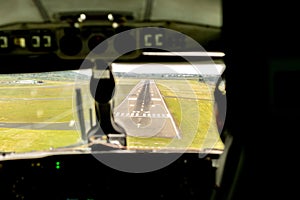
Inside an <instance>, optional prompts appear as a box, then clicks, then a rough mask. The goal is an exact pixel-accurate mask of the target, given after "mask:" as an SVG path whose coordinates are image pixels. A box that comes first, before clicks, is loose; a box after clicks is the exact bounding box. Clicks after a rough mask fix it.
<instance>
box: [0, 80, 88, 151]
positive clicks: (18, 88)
mask: <svg viewBox="0 0 300 200" xmlns="http://www.w3.org/2000/svg"><path fill="white" fill-rule="evenodd" d="M86 86H87V85H84V86H83V87H86ZM74 89H75V85H74V83H73V82H67V81H49V80H47V81H45V83H44V84H41V85H26V84H24V85H22V84H18V85H1V87H0V113H1V114H0V124H5V123H24V124H26V123H57V122H62V123H70V122H71V121H78V120H77V118H76V113H74V110H73V104H74V102H73V101H74ZM85 91H86V90H85ZM79 141H80V133H79V131H78V130H76V127H74V128H73V129H72V128H70V130H42V129H41V130H31V129H22V128H5V126H4V127H0V152H1V151H2V152H28V151H39V150H49V149H50V148H56V147H63V146H67V145H72V144H75V143H77V142H79Z"/></svg>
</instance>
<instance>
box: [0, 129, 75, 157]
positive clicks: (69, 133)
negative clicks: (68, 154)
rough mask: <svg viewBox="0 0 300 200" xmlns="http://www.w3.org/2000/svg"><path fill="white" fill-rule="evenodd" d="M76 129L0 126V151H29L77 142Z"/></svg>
mask: <svg viewBox="0 0 300 200" xmlns="http://www.w3.org/2000/svg"><path fill="white" fill-rule="evenodd" d="M79 136H80V135H79V133H78V132H77V131H76V130H55V131H53V130H25V129H15V128H9V129H8V128H0V151H3V152H4V151H6V152H30V151H42V150H49V149H50V148H57V147H64V146H68V145H72V144H75V143H77V142H79V138H80V137H79Z"/></svg>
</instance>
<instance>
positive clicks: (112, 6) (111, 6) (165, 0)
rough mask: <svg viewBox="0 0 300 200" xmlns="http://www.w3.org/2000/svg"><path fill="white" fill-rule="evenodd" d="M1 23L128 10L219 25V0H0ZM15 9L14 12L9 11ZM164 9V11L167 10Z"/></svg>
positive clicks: (151, 17)
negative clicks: (183, 0) (75, 13)
mask: <svg viewBox="0 0 300 200" xmlns="http://www.w3.org/2000/svg"><path fill="white" fill-rule="evenodd" d="M0 2H1V7H0V13H1V15H2V16H5V17H1V19H0V25H5V24H9V23H19V22H44V21H48V20H49V21H56V20H57V18H56V15H57V13H66V12H105V13H107V12H112V13H118V12H122V13H124V12H125V13H130V14H131V15H132V18H133V20H134V21H137V22H141V21H180V22H185V23H192V24H201V25H208V26H214V27H221V26H222V17H221V16H222V13H221V1H220V0H204V1H197V0H187V1H185V2H184V4H182V3H181V2H182V1H180V0H128V1H120V0H111V1H105V0H98V1H94V0H85V1H82V0H72V1H61V0H34V1H31V0H13V1H5V0H1V1H0ZM12 10H14V12H11V11H12ZM166 10H167V12H166Z"/></svg>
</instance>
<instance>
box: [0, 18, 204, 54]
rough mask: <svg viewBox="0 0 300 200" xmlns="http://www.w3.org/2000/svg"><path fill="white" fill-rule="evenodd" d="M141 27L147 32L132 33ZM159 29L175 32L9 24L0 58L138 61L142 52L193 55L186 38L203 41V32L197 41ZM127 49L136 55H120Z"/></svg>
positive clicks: (94, 24)
mask: <svg viewBox="0 0 300 200" xmlns="http://www.w3.org/2000/svg"><path fill="white" fill-rule="evenodd" d="M143 27H144V28H146V27H147V28H148V29H139V30H138V29H136V28H143ZM155 27H156V28H155ZM162 28H170V29H173V30H175V31H176V27H170V25H168V26H167V25H166V23H165V22H156V23H146V22H143V23H133V22H130V23H126V25H124V24H122V23H117V22H103V21H91V22H90V21H89V22H85V23H79V22H73V21H70V22H49V23H18V24H10V25H6V26H2V27H0V56H6V55H13V56H15V55H16V56H19V55H25V56H30V55H45V54H46V55H47V54H54V55H56V56H57V57H59V58H61V59H66V60H70V59H85V58H86V56H87V55H88V54H90V52H91V51H93V52H92V53H93V54H95V56H98V57H99V58H101V56H104V57H109V55H114V54H121V55H122V56H120V59H121V60H122V59H124V60H128V59H135V58H138V57H139V56H140V55H141V52H142V51H144V50H145V49H147V50H149V49H151V51H160V49H164V48H165V47H168V49H169V50H171V51H180V52H181V51H194V50H195V49H197V47H196V46H195V44H193V43H190V42H189V40H190V38H188V37H191V38H194V39H195V40H196V41H198V42H200V44H201V40H204V39H203V38H205V32H204V34H203V33H202V36H201V34H199V35H200V39H199V38H197V37H199V36H197V35H191V36H187V35H188V34H185V32H184V31H181V30H177V31H178V34H177V33H176V32H174V34H171V33H170V32H169V31H165V32H164V31H163V29H162ZM124 31H127V34H126V38H124V35H123V37H122V38H118V33H121V32H124ZM179 31H180V32H179ZM181 32H183V33H184V34H181ZM111 37H114V38H113V40H109V41H108V39H109V38H111ZM201 37H203V38H201ZM206 41H207V38H206ZM99 44H102V45H101V48H97V49H95V47H97V46H98V45H99ZM128 45H130V46H131V47H130V49H136V51H132V52H128V53H126V54H125V55H123V53H122V52H123V50H124V46H128Z"/></svg>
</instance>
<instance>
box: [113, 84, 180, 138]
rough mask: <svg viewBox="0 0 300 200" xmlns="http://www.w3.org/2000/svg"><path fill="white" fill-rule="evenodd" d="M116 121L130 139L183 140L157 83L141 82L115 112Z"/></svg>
mask: <svg viewBox="0 0 300 200" xmlns="http://www.w3.org/2000/svg"><path fill="white" fill-rule="evenodd" d="M114 119H115V122H116V123H117V124H119V125H120V126H122V127H123V128H124V129H125V131H126V134H127V135H129V136H134V137H165V138H175V137H176V138H178V139H179V138H181V136H180V131H179V130H178V128H177V126H176V124H175V122H174V119H173V117H172V115H171V114H170V112H169V110H168V108H167V106H166V104H165V102H164V100H163V98H162V96H161V94H160V92H159V90H158V88H157V86H156V84H155V82H154V80H142V81H140V82H139V83H138V84H137V85H136V86H135V87H134V88H133V89H132V90H131V91H130V93H129V94H128V96H127V97H126V98H125V99H124V100H123V101H122V102H121V103H120V105H119V106H118V107H116V108H115V109H114Z"/></svg>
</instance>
